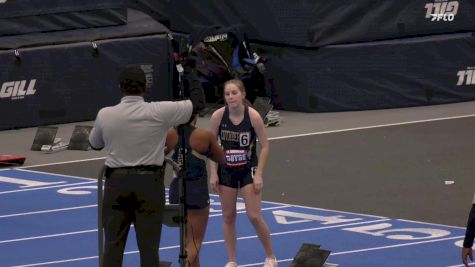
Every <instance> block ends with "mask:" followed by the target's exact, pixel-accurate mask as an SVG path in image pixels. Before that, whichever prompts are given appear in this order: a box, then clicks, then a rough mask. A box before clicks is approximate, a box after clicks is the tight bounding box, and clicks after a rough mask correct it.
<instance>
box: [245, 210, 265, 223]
mask: <svg viewBox="0 0 475 267" xmlns="http://www.w3.org/2000/svg"><path fill="white" fill-rule="evenodd" d="M247 218H248V219H249V222H251V223H252V225H254V226H258V225H260V224H262V223H264V219H263V218H262V215H261V214H260V213H258V212H249V213H247Z"/></svg>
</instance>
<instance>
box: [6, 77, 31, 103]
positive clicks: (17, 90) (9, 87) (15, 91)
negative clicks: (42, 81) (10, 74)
mask: <svg viewBox="0 0 475 267" xmlns="http://www.w3.org/2000/svg"><path fill="white" fill-rule="evenodd" d="M26 84H27V83H26V80H23V81H13V82H5V83H3V84H2V88H1V89H0V98H11V99H12V100H16V99H23V98H25V96H27V95H34V94H35V93H36V90H35V84H36V80H31V81H30V82H29V83H28V87H27V86H26ZM25 88H26V90H25Z"/></svg>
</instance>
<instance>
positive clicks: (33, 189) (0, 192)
mask: <svg viewBox="0 0 475 267" xmlns="http://www.w3.org/2000/svg"><path fill="white" fill-rule="evenodd" d="M92 183H94V184H95V183H97V182H96V181H90V182H82V183H73V184H61V185H53V186H44V187H38V188H28V189H17V190H10V191H3V192H2V191H0V195H4V194H10V193H19V192H27V191H35V190H43V189H51V188H59V187H69V186H77V185H83V184H92Z"/></svg>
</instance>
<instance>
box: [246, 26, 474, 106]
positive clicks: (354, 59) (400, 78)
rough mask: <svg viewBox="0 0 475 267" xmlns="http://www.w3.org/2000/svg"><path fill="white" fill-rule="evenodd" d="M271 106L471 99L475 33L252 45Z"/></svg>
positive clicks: (417, 103) (414, 103)
mask: <svg viewBox="0 0 475 267" xmlns="http://www.w3.org/2000/svg"><path fill="white" fill-rule="evenodd" d="M253 47H254V49H257V50H258V52H259V53H260V55H263V56H267V57H269V62H268V63H267V73H266V78H267V80H268V84H269V88H270V89H271V90H272V91H273V93H272V97H273V101H274V104H275V105H276V106H277V107H280V108H283V109H286V110H292V111H304V112H321V111H344V110H367V109H384V108H396V107H408V106H420V105H431V104H444V103H452V102H461V101H471V100H475V38H474V36H473V34H450V35H442V36H432V37H424V38H412V39H404V40H393V41H381V42H373V43H364V44H352V45H331V46H327V47H323V48H320V49H298V48H288V47H286V48H282V47H274V46H265V45H256V44H253Z"/></svg>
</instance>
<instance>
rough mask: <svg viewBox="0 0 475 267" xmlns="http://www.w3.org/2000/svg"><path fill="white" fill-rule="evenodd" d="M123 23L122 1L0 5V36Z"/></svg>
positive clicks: (29, 0) (41, 0) (25, 0)
mask: <svg viewBox="0 0 475 267" xmlns="http://www.w3.org/2000/svg"><path fill="white" fill-rule="evenodd" d="M125 23H127V9H126V2H125V0H100V1H94V0H14V1H12V0H8V1H6V2H4V3H3V4H0V36H2V35H3V36H4V35H15V34H25V33H31V32H50V31H60V30H69V29H81V28H91V27H103V26H112V25H122V24H125Z"/></svg>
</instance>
